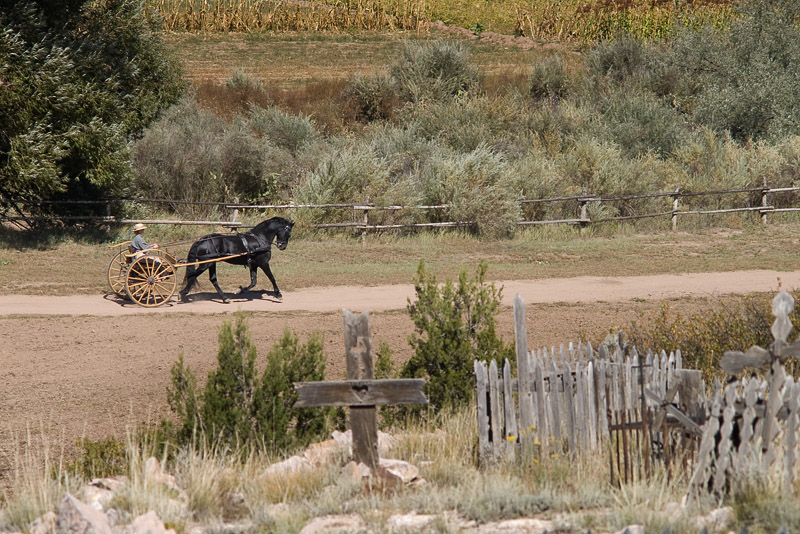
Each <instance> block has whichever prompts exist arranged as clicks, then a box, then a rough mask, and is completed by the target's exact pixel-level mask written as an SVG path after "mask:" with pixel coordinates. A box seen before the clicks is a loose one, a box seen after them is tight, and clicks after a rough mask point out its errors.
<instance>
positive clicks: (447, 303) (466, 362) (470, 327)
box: [401, 261, 514, 412]
mask: <svg viewBox="0 0 800 534" xmlns="http://www.w3.org/2000/svg"><path fill="white" fill-rule="evenodd" d="M487 269H488V266H487V264H486V262H484V261H482V262H481V263H480V264H479V265H478V269H477V272H476V273H475V277H474V278H470V277H469V276H468V275H467V272H466V271H465V270H461V272H460V273H459V276H458V283H457V284H454V283H453V281H452V280H450V279H448V280H447V281H446V282H445V283H444V285H442V286H440V285H439V284H437V282H436V277H435V276H434V275H432V274H428V273H427V272H426V270H425V264H424V263H423V262H420V264H419V267H418V268H417V277H416V279H415V280H414V287H415V290H416V292H417V301H416V302H414V303H413V304H411V303H409V305H408V312H409V314H410V315H411V320H412V321H413V322H414V330H415V332H414V333H413V334H412V335H411V337H410V338H409V344H410V345H411V346H412V347H413V348H414V355H413V356H411V359H409V361H408V362H407V363H406V365H405V366H404V367H403V370H402V372H401V376H403V377H404V378H414V377H416V378H426V379H427V383H426V384H425V393H426V395H427V396H428V402H429V407H430V408H431V409H432V410H433V411H434V412H438V411H439V410H441V409H442V408H446V407H450V408H452V407H458V406H461V405H464V404H466V403H468V402H469V401H470V400H471V399H472V392H473V389H474V385H473V379H472V372H473V361H474V360H475V359H481V360H493V359H494V360H498V361H502V360H503V359H504V358H508V359H510V360H513V357H514V350H513V347H512V346H510V345H507V344H506V343H504V342H503V340H502V339H500V338H499V337H498V336H497V331H496V321H495V315H496V313H497V311H498V309H499V307H500V301H501V297H502V289H497V288H495V286H494V284H493V283H487V282H486V270H487Z"/></svg>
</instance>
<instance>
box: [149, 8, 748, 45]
mask: <svg viewBox="0 0 800 534" xmlns="http://www.w3.org/2000/svg"><path fill="white" fill-rule="evenodd" d="M145 5H146V10H147V11H148V14H151V15H155V16H157V17H159V18H160V19H161V20H162V21H163V29H164V30H166V31H174V32H245V33H246V32H259V31H272V32H289V31H298V32H302V31H334V32H335V31H353V30H365V31H398V30H412V31H421V30H422V29H423V27H424V25H425V24H426V23H427V22H430V21H432V20H435V19H441V20H444V21H445V22H447V23H448V24H454V25H457V26H462V27H471V26H475V25H476V24H477V23H478V22H481V24H480V26H481V27H485V28H486V29H490V30H492V31H496V32H500V33H511V32H513V33H514V34H516V35H522V36H525V37H529V38H532V39H535V40H540V41H575V42H593V41H597V40H600V39H607V38H613V37H617V36H620V35H635V36H637V37H642V38H663V37H666V36H668V35H669V34H670V33H671V32H673V31H674V29H675V28H676V27H678V26H681V25H684V26H691V27H697V26H700V25H703V24H711V25H713V26H717V27H724V26H727V25H728V24H729V23H730V20H731V17H732V16H733V9H732V6H731V3H730V2H729V1H727V0H720V1H718V2H714V1H709V0H700V1H692V0H689V1H684V2H677V1H676V2H658V1H653V2H636V1H633V0H620V1H608V0H563V1H560V2H550V1H542V0H535V1H530V0H500V1H499V2H491V3H489V2H460V1H455V0H438V1H435V2H429V1H428V0H321V1H319V2H305V1H300V0H297V1H291V2H287V1H280V0H147V1H146V3H145Z"/></svg>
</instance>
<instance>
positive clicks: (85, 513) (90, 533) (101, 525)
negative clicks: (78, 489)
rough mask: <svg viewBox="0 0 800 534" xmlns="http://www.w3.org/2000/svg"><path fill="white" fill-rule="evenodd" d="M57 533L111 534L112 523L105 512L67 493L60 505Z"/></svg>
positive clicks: (57, 517)
mask: <svg viewBox="0 0 800 534" xmlns="http://www.w3.org/2000/svg"><path fill="white" fill-rule="evenodd" d="M56 534H111V525H110V524H109V522H108V518H107V517H106V515H105V514H104V513H102V512H100V511H98V510H97V509H95V508H93V507H92V506H90V505H88V504H86V503H82V502H81V501H79V500H78V499H76V498H75V497H73V496H72V495H70V494H69V493H67V494H66V495H65V496H64V500H63V501H61V505H60V506H59V507H58V515H57V516H56Z"/></svg>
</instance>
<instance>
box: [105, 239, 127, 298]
mask: <svg viewBox="0 0 800 534" xmlns="http://www.w3.org/2000/svg"><path fill="white" fill-rule="evenodd" d="M125 252H126V251H124V250H120V251H119V252H118V253H117V254H116V256H114V257H113V258H111V261H110V262H109V264H108V273H107V279H108V287H109V288H111V292H112V293H114V294H115V295H117V296H118V297H122V298H125V297H127V296H128V295H127V293H125V271H127V270H128V263H127V261H126V260H127V258H126V254H125Z"/></svg>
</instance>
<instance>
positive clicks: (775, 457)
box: [691, 291, 800, 495]
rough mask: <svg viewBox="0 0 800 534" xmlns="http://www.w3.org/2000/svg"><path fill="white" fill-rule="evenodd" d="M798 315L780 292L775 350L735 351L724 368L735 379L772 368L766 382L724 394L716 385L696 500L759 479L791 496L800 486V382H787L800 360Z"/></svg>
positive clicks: (734, 385) (747, 382) (745, 382)
mask: <svg viewBox="0 0 800 534" xmlns="http://www.w3.org/2000/svg"><path fill="white" fill-rule="evenodd" d="M793 309H794V299H793V298H792V296H791V295H790V294H789V293H787V292H785V291H781V292H779V293H778V295H777V296H776V297H775V299H774V300H773V304H772V310H773V314H774V315H775V323H774V324H773V325H772V335H773V337H774V338H775V341H774V342H773V343H772V344H771V345H770V347H769V349H762V348H761V347H757V346H754V347H751V348H750V349H749V350H748V351H747V352H744V353H742V352H738V351H729V352H726V353H725V355H724V356H723V358H722V361H721V365H722V367H723V369H725V370H726V371H727V372H728V373H731V374H738V373H739V372H741V371H742V370H743V369H746V368H748V367H751V368H759V367H762V366H764V365H766V364H767V363H769V364H770V365H769V371H768V373H767V375H766V377H765V378H763V379H762V378H758V377H752V378H742V379H740V380H732V381H730V382H729V383H728V384H727V385H726V386H725V387H724V389H723V388H722V387H721V385H719V384H715V386H716V387H715V391H714V394H713V399H712V404H711V415H710V417H709V420H708V422H707V423H706V425H705V427H704V428H703V436H702V440H701V444H700V449H699V452H698V455H697V462H696V468H695V471H694V475H693V478H692V492H691V494H693V495H694V494H699V493H703V492H706V491H709V490H711V491H713V492H715V493H718V494H721V493H726V492H729V491H732V490H734V489H736V487H737V486H738V485H739V484H740V483H741V482H743V481H744V482H748V483H750V482H752V480H753V477H754V476H758V477H760V478H761V480H770V481H772V482H773V483H775V484H778V485H780V486H782V487H783V488H784V489H786V490H791V489H792V488H794V486H795V484H796V483H797V481H798V465H797V455H798V450H797V448H798V435H797V433H798V431H800V382H795V380H794V378H792V377H791V376H787V375H786V372H785V369H784V362H785V361H786V360H787V359H788V358H790V357H795V358H796V357H798V356H800V340H799V341H795V342H794V343H793V344H791V345H790V344H789V343H787V341H786V339H787V337H788V335H789V332H790V331H791V329H792V323H791V321H790V320H789V315H790V313H791V312H792V310H793Z"/></svg>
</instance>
